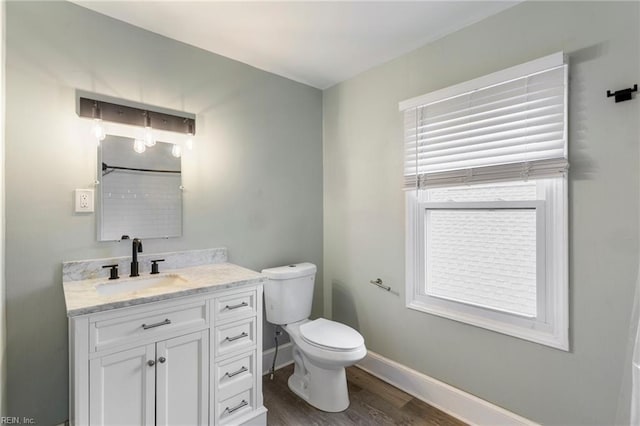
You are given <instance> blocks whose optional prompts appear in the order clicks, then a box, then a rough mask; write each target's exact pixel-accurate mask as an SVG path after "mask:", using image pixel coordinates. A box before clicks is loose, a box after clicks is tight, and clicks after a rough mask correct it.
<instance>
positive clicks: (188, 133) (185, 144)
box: [184, 118, 195, 151]
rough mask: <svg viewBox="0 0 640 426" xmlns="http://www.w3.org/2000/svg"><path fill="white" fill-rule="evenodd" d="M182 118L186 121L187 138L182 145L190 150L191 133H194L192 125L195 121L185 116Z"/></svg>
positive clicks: (191, 144)
mask: <svg viewBox="0 0 640 426" xmlns="http://www.w3.org/2000/svg"><path fill="white" fill-rule="evenodd" d="M184 120H185V122H186V123H187V140H186V141H185V143H184V146H185V147H186V148H187V149H188V150H189V151H191V150H192V149H193V134H194V133H195V132H194V130H193V126H194V124H195V122H194V121H192V120H188V119H186V118H185V119H184Z"/></svg>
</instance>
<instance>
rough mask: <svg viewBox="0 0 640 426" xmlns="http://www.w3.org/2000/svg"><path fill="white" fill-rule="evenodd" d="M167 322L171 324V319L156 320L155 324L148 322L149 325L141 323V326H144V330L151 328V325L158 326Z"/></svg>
mask: <svg viewBox="0 0 640 426" xmlns="http://www.w3.org/2000/svg"><path fill="white" fill-rule="evenodd" d="M167 324H171V320H170V319H169V318H167V319H166V320H164V321H160V322H157V323H155V324H149V325H147V324H142V328H144V329H145V330H148V329H150V328H153V327H160V326H161V325H167Z"/></svg>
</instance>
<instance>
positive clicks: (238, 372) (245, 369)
mask: <svg viewBox="0 0 640 426" xmlns="http://www.w3.org/2000/svg"><path fill="white" fill-rule="evenodd" d="M245 371H249V369H248V368H247V367H245V366H244V365H243V366H242V368H240V370H238V371H234V372H233V373H229V372H226V373H224V376H222V377H233V376H237V375H238V374H240V373H244V372H245Z"/></svg>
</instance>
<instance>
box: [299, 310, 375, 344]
mask: <svg viewBox="0 0 640 426" xmlns="http://www.w3.org/2000/svg"><path fill="white" fill-rule="evenodd" d="M300 336H302V338H303V339H304V340H306V341H307V342H308V343H311V344H313V345H318V346H324V347H327V348H331V349H338V350H349V349H356V348H358V347H360V346H362V345H363V344H364V339H363V338H362V336H361V335H360V333H358V332H357V331H356V330H354V329H353V328H351V327H349V326H347V325H344V324H340V323H339V322H335V321H329V320H327V319H324V318H318V319H317V320H314V321H309V322H307V323H304V324H302V325H301V326H300Z"/></svg>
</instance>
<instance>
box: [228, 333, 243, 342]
mask: <svg viewBox="0 0 640 426" xmlns="http://www.w3.org/2000/svg"><path fill="white" fill-rule="evenodd" d="M247 336H248V334H247V333H245V332H244V331H243V332H242V333H240V334H238V335H237V336H233V337H225V338H224V340H226V341H227V342H233V341H234V340H238V339H242V338H243V337H247Z"/></svg>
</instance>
